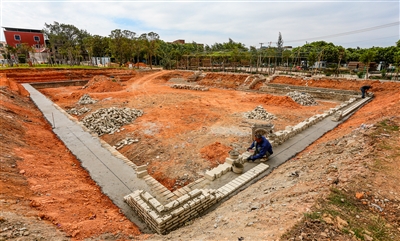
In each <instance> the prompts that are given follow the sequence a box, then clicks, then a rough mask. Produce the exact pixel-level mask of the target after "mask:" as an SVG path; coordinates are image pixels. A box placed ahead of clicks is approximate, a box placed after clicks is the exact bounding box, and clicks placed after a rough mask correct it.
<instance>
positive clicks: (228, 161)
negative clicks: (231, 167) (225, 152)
mask: <svg viewBox="0 0 400 241" xmlns="http://www.w3.org/2000/svg"><path fill="white" fill-rule="evenodd" d="M233 162H234V160H233V159H232V158H229V157H227V158H225V163H227V164H233Z"/></svg>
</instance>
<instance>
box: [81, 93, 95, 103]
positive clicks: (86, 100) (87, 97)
mask: <svg viewBox="0 0 400 241" xmlns="http://www.w3.org/2000/svg"><path fill="white" fill-rule="evenodd" d="M96 102H97V100H94V99H92V98H91V97H90V95H88V94H84V95H83V96H82V97H81V98H80V99H79V100H78V104H80V105H88V104H94V103H96Z"/></svg>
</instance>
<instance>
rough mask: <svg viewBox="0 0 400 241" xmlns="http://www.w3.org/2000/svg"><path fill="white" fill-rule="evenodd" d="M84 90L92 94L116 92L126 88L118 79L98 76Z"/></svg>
mask: <svg viewBox="0 0 400 241" xmlns="http://www.w3.org/2000/svg"><path fill="white" fill-rule="evenodd" d="M83 88H84V89H87V90H89V91H90V92H115V91H120V90H122V89H123V88H124V87H123V85H122V84H121V83H120V81H119V80H118V79H115V78H109V77H106V76H104V75H98V76H94V77H93V78H92V79H90V80H89V82H88V83H87V84H86V85H85V86H83Z"/></svg>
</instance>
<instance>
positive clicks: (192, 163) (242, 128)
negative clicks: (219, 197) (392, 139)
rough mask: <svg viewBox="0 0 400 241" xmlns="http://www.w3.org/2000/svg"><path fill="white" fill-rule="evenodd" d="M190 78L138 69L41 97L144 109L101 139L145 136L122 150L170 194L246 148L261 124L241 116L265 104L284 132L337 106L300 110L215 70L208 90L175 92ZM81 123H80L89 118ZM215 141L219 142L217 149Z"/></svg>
mask: <svg viewBox="0 0 400 241" xmlns="http://www.w3.org/2000/svg"><path fill="white" fill-rule="evenodd" d="M192 74H193V73H192V72H188V71H160V72H144V73H143V72H138V73H136V74H135V75H132V78H130V79H129V80H127V81H124V82H121V83H122V84H121V85H120V84H119V83H117V82H113V80H112V79H111V78H106V77H104V78H100V77H98V76H94V77H93V78H92V79H91V80H90V81H89V83H88V84H87V86H95V89H91V88H90V87H84V88H82V87H79V86H72V87H65V88H56V89H55V88H52V89H50V88H49V89H42V90H41V92H42V93H44V94H45V95H47V96H49V97H50V98H51V99H52V100H53V101H54V102H55V103H56V104H58V105H59V106H60V107H62V108H64V109H69V108H81V107H82V106H79V105H77V104H76V103H77V102H78V100H79V98H80V97H82V96H83V95H84V94H89V95H90V96H91V97H92V98H93V99H96V100H100V101H99V102H97V103H96V104H93V105H88V107H90V108H92V109H93V111H94V110H96V109H98V108H108V107H129V108H135V109H142V110H143V111H144V113H145V114H144V115H143V116H142V117H140V118H138V119H136V120H135V122H134V123H133V124H131V125H127V126H124V130H122V131H121V132H119V133H114V134H113V135H104V136H102V137H101V138H102V139H103V140H104V141H106V142H107V143H109V144H110V145H114V144H116V143H117V142H118V141H120V140H122V139H124V138H125V137H132V138H135V139H136V138H137V139H139V140H140V141H139V143H137V144H134V145H130V146H125V147H123V148H122V149H120V150H119V151H120V152H121V153H122V154H123V155H125V156H126V157H127V158H128V159H130V160H131V161H133V162H134V163H135V164H136V165H143V164H147V165H148V168H147V170H148V172H149V174H150V175H152V176H153V177H154V178H155V179H156V180H158V181H159V182H161V183H162V184H163V185H165V186H166V187H167V188H168V189H170V190H175V189H177V188H180V187H181V185H180V184H178V181H177V180H179V179H182V178H183V177H184V176H189V181H188V182H192V181H194V180H196V179H198V178H200V177H201V176H202V175H203V174H204V172H205V171H206V170H207V169H210V168H213V167H215V165H216V164H217V163H223V162H224V160H225V158H226V157H227V156H228V151H229V150H231V149H232V148H237V149H240V150H241V151H244V150H245V149H246V147H247V146H248V145H249V142H250V141H251V137H250V133H251V129H250V125H251V124H253V123H258V122H259V121H257V120H247V119H245V118H243V114H244V112H248V111H252V110H253V109H254V108H255V107H257V106H258V105H263V106H264V108H265V109H266V110H267V111H268V112H270V113H273V114H274V115H275V116H276V117H277V119H276V120H271V121H270V122H271V123H273V124H274V125H275V128H276V129H277V130H280V129H284V128H285V127H286V126H287V125H295V124H297V123H298V122H300V121H302V120H304V119H306V118H308V117H310V116H312V115H314V114H317V113H322V112H323V111H324V110H327V109H329V108H332V107H334V106H336V105H337V104H338V102H326V101H319V105H318V106H301V105H299V104H297V103H296V102H294V101H293V100H292V99H290V98H289V97H287V96H273V95H269V94H259V93H256V92H238V91H234V90H231V89H232V88H237V87H238V86H240V85H242V84H243V82H244V80H245V79H246V78H247V75H238V74H216V73H210V74H207V75H206V77H205V78H203V79H202V80H201V81H199V82H197V83H195V84H203V85H206V84H207V85H208V86H210V87H211V89H210V91H204V92H202V91H186V90H179V89H173V88H171V87H170V84H172V83H169V82H168V80H169V79H171V78H183V79H185V78H187V77H189V76H191V75H192ZM94 83H95V84H94ZM213 87H218V88H213ZM121 88H122V89H121ZM282 107H283V108H282ZM286 108H289V109H290V110H291V111H290V112H288V111H286ZM76 118H77V119H78V120H81V119H82V118H83V116H77V117H76ZM264 123H265V121H264ZM215 143H219V147H218V148H215ZM205 152H207V153H205ZM179 183H180V182H179Z"/></svg>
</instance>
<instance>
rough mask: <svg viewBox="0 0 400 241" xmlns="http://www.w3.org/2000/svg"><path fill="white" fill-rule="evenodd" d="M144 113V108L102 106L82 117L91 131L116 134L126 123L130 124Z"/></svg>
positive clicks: (100, 134) (99, 133)
mask: <svg viewBox="0 0 400 241" xmlns="http://www.w3.org/2000/svg"><path fill="white" fill-rule="evenodd" d="M142 115H143V111H142V110H136V109H129V108H116V107H111V108H108V109H107V108H102V109H99V110H97V111H95V112H93V113H91V114H90V115H88V116H86V117H85V118H83V119H82V123H83V125H84V126H85V127H87V128H88V129H89V130H90V131H91V132H94V133H96V134H97V135H99V136H102V135H104V134H114V132H116V131H119V128H120V127H121V126H123V125H125V124H129V123H131V122H132V121H134V120H135V119H136V118H137V117H140V116H142Z"/></svg>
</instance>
